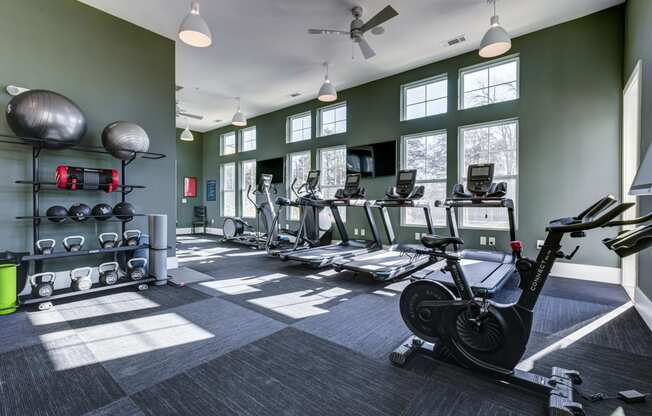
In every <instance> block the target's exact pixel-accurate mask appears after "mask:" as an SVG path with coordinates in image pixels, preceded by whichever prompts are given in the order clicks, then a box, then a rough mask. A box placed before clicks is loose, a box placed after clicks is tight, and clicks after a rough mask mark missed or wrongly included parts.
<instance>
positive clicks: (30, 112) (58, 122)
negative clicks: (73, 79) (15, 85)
mask: <svg viewBox="0 0 652 416" xmlns="http://www.w3.org/2000/svg"><path fill="white" fill-rule="evenodd" d="M6 117H7V123H8V124H9V127H11V130H13V132H14V133H15V134H16V135H17V136H21V137H24V138H25V140H26V141H28V142H30V140H29V139H30V138H34V139H47V140H49V141H51V142H50V143H48V144H47V145H44V147H47V148H50V149H63V148H65V147H70V146H74V145H76V144H79V142H80V141H81V139H82V137H84V134H86V117H85V116H84V113H82V111H81V109H80V108H79V107H78V106H77V104H75V103H74V102H72V101H71V100H70V99H68V98H66V97H64V96H63V95H61V94H58V93H56V92H53V91H46V90H30V91H26V92H23V93H21V94H19V95H16V96H15V97H13V98H12V99H11V100H10V101H9V104H8V105H7V111H6ZM31 142H36V141H35V140H33V141H31ZM36 143H38V142H36Z"/></svg>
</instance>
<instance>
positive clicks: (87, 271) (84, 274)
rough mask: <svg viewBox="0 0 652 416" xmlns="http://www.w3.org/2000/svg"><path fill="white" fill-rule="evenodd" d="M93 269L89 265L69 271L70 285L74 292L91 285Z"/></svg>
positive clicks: (86, 288)
mask: <svg viewBox="0 0 652 416" xmlns="http://www.w3.org/2000/svg"><path fill="white" fill-rule="evenodd" d="M92 273H93V269H92V268H90V267H79V268H77V269H73V270H71V271H70V286H71V287H72V290H74V291H75V292H81V291H84V290H88V289H90V288H91V287H93V281H92V280H91V274H92Z"/></svg>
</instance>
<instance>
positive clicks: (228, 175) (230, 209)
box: [220, 162, 235, 217]
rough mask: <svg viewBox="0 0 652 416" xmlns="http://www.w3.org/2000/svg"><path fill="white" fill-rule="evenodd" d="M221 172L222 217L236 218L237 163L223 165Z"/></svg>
mask: <svg viewBox="0 0 652 416" xmlns="http://www.w3.org/2000/svg"><path fill="white" fill-rule="evenodd" d="M220 171H221V172H220V173H221V175H220V178H221V185H222V186H221V194H222V216H223V217H235V162H233V163H226V164H223V165H222V167H221V169H220Z"/></svg>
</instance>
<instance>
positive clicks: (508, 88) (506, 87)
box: [489, 82, 518, 103]
mask: <svg viewBox="0 0 652 416" xmlns="http://www.w3.org/2000/svg"><path fill="white" fill-rule="evenodd" d="M489 95H490V97H491V102H494V103H499V102H502V101H509V100H515V99H516V98H518V93H517V91H516V83H515V82H512V83H510V84H503V85H498V86H497V87H491V92H490V94H489Z"/></svg>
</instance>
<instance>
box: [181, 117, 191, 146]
mask: <svg viewBox="0 0 652 416" xmlns="http://www.w3.org/2000/svg"><path fill="white" fill-rule="evenodd" d="M179 140H181V141H182V142H192V141H194V140H195V137H194V136H193V135H192V132H191V131H190V122H189V121H188V119H186V128H185V129H184V130H183V131H182V132H181V135H180V136H179Z"/></svg>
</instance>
